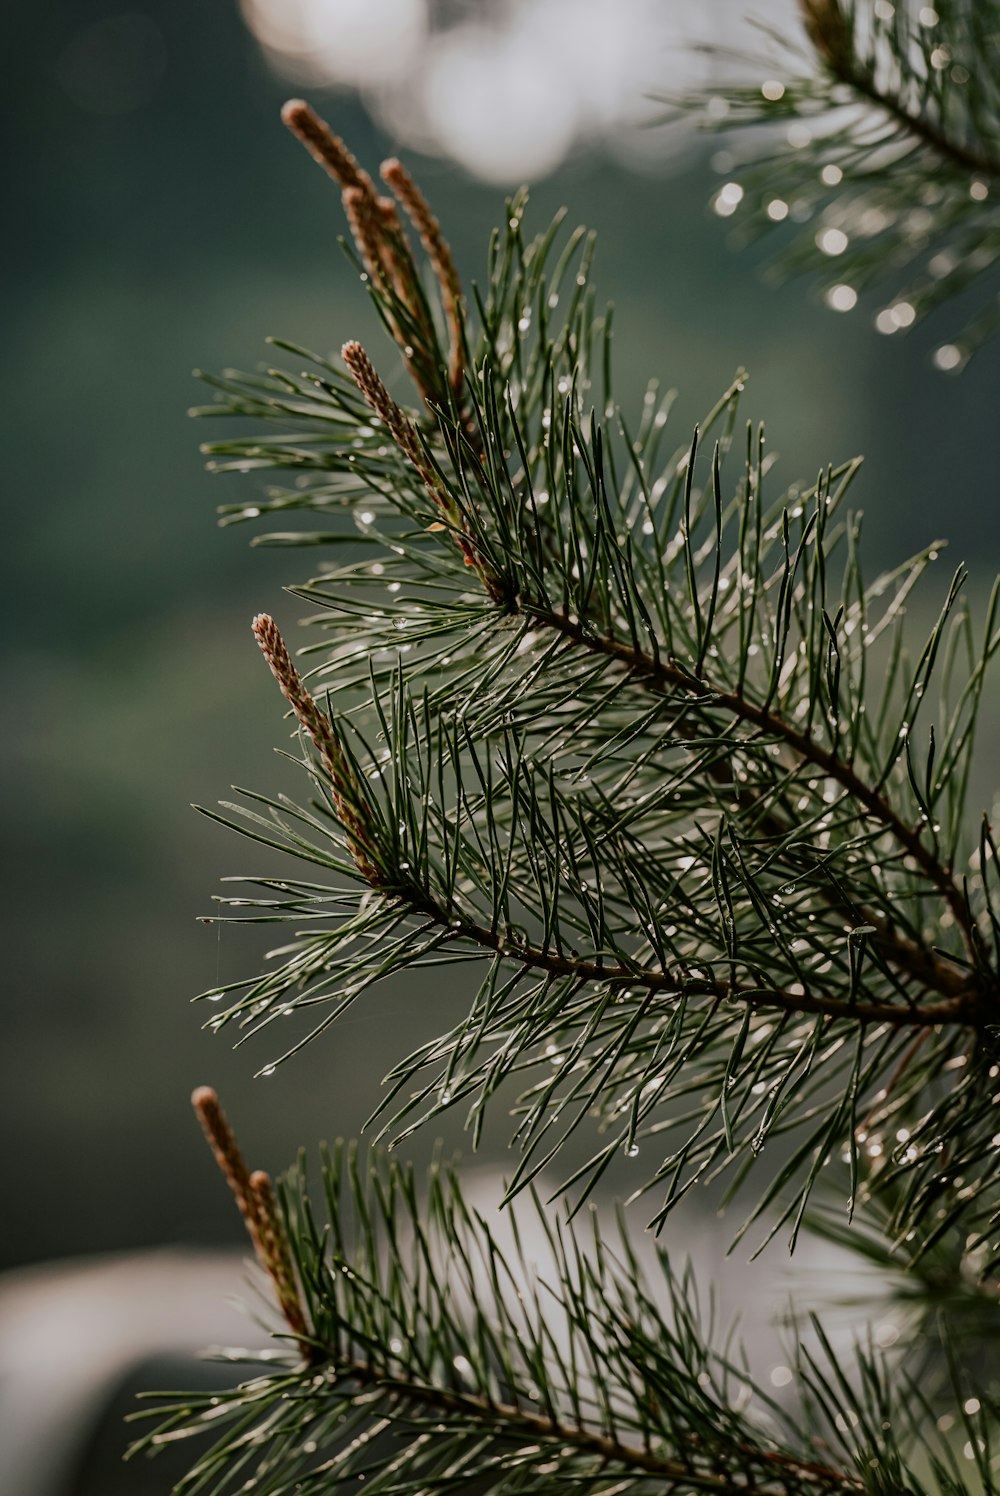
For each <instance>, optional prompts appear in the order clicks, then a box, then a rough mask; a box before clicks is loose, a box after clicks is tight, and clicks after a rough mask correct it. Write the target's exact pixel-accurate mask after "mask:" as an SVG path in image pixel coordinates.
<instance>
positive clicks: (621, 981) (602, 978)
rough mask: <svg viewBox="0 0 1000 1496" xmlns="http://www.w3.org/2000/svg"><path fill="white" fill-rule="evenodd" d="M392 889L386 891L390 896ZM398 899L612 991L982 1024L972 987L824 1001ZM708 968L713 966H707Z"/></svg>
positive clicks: (496, 949)
mask: <svg viewBox="0 0 1000 1496" xmlns="http://www.w3.org/2000/svg"><path fill="white" fill-rule="evenodd" d="M387 891H388V890H383V892H387ZM396 892H397V896H398V897H401V898H403V899H405V900H406V901H407V902H408V903H409V904H410V906H411V908H412V909H413V910H414V912H415V913H419V914H422V915H424V916H425V917H426V918H427V919H429V920H431V921H432V923H434V924H436V925H440V926H442V927H444V928H447V929H448V931H449V933H450V935H451V937H452V938H454V939H458V940H461V939H465V940H469V941H471V942H472V943H473V944H474V945H477V946H479V947H480V949H481V950H484V951H492V952H493V953H494V954H495V955H498V956H503V957H507V958H508V959H510V960H512V961H517V962H520V964H521V965H523V966H525V967H529V968H531V969H532V970H535V971H544V972H547V973H548V974H549V975H550V976H557V977H572V978H575V979H576V980H578V981H580V982H599V983H601V984H602V985H604V986H611V987H644V988H645V989H646V990H647V991H649V992H656V993H663V994H664V995H666V996H670V997H679V996H680V995H681V994H682V993H690V994H694V995H704V996H708V997H711V998H713V999H714V1000H715V1001H716V1002H724V1001H732V1000H733V999H735V1000H737V1001H739V1002H743V1003H746V1004H747V1005H748V1006H750V1007H753V1008H768V1009H775V1010H777V1011H779V1012H784V1013H820V1014H823V1015H824V1016H826V1017H828V1018H848V1019H852V1020H853V1021H854V1022H856V1023H887V1024H890V1025H892V1026H893V1027H895V1028H922V1029H926V1028H932V1027H934V1026H935V1025H937V1024H942V1023H946V1024H958V1025H960V1026H962V1027H966V1028H976V1027H978V1026H979V1025H980V1023H981V1022H982V1016H981V1012H980V1001H981V1000H980V994H979V992H978V990H977V989H976V988H975V987H973V986H972V985H971V984H966V985H965V986H964V987H963V988H962V990H961V991H960V992H959V993H957V994H956V995H955V996H953V997H950V998H946V999H945V1000H943V1001H942V1002H938V1003H924V1004H922V1005H920V1006H918V1005H917V1004H913V1005H912V1006H910V1007H901V1006H900V1005H899V1004H898V1003H888V1002H866V1003H862V1002H855V1003H845V1002H843V1001H841V1000H840V999H839V998H833V997H819V996H814V995H813V994H811V993H807V992H788V991H785V990H784V989H782V988H769V987H751V986H748V985H746V984H743V985H740V984H738V983H735V982H723V981H719V980H718V979H716V978H712V977H689V976H682V975H675V974H674V973H673V972H669V971H664V970H662V969H661V968H660V967H648V966H638V965H637V966H621V965H608V964H607V963H606V962H604V961H602V960H599V959H598V960H589V959H586V958H584V957H581V956H577V955H567V954H566V953H565V952H562V951H551V950H546V949H543V948H542V947H541V946H535V945H531V944H530V943H529V942H528V941H517V940H513V939H511V938H510V937H509V936H507V935H501V933H500V932H499V931H498V930H494V929H491V928H490V927H489V926H488V925H480V924H477V923H476V922H475V921H474V920H469V919H463V918H461V917H460V916H456V914H455V913H453V912H452V913H449V912H447V911H446V910H444V909H443V908H442V907H441V906H440V905H438V904H436V903H435V902H434V901H433V899H431V898H430V897H429V896H428V893H427V891H426V890H425V889H421V888H417V887H415V886H413V885H409V886H407V885H403V886H402V887H401V888H399V889H398V890H397V891H396ZM704 964H708V963H704Z"/></svg>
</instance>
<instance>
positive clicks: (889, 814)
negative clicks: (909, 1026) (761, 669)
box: [521, 602, 977, 991]
mask: <svg viewBox="0 0 1000 1496" xmlns="http://www.w3.org/2000/svg"><path fill="white" fill-rule="evenodd" d="M521 606H522V610H523V611H524V612H526V613H530V615H531V616H532V617H533V618H537V619H538V621H539V622H542V623H546V624H548V625H549V626H550V627H552V628H554V629H556V630H557V631H558V632H560V633H561V634H563V635H564V637H566V638H567V639H571V640H572V641H573V642H574V643H576V644H580V645H582V646H584V647H585V648H587V649H590V650H592V651H594V652H595V653H598V654H603V655H606V656H607V657H608V658H609V659H612V660H614V661H616V663H617V664H619V665H621V666H622V667H623V668H624V669H626V670H627V671H628V672H629V673H630V674H631V675H633V676H634V677H635V678H636V679H637V680H640V681H644V682H647V683H649V684H650V685H651V686H652V688H653V689H655V690H657V691H660V692H662V693H663V694H665V695H666V694H672V693H673V692H674V691H683V692H686V693H687V695H688V698H689V699H690V700H693V701H701V702H703V703H704V704H705V705H706V706H711V707H718V708H719V709H720V710H722V711H725V712H728V713H729V714H730V715H731V716H732V717H734V718H736V719H737V720H738V721H740V722H746V723H748V724H749V725H750V726H752V727H755V728H757V729H758V730H759V731H760V732H763V733H766V734H767V735H768V736H769V737H774V738H777V739H778V740H779V741H781V742H783V743H784V744H785V745H786V747H788V748H790V749H791V751H792V752H793V753H795V754H797V756H798V757H799V758H800V759H802V761H803V762H804V763H809V764H812V765H813V766H814V767H815V768H816V769H817V770H818V771H819V772H820V773H822V774H824V775H826V777H827V778H829V779H833V780H836V782H837V783H838V784H840V785H841V786H842V787H843V789H845V790H846V791H847V792H848V794H849V795H851V797H852V798H853V799H854V800H856V801H857V802H858V803H859V804H860V805H862V806H863V807H864V809H865V810H866V811H867V812H868V814H869V815H870V816H871V817H872V818H873V819H874V820H876V821H878V822H879V824H880V825H881V826H883V827H884V829H885V830H886V831H888V832H890V833H891V835H892V836H893V837H894V838H895V840H896V841H897V843H898V844H899V845H900V846H901V847H902V848H903V850H904V851H905V852H906V853H907V854H908V855H909V856H910V857H912V858H913V860H914V862H915V863H916V864H917V866H918V867H919V868H920V870H921V871H922V872H923V874H924V876H925V877H926V878H927V880H928V882H929V883H930V884H931V885H932V886H933V887H934V888H935V889H936V891H937V892H938V894H939V895H940V896H941V898H942V899H943V900H944V901H945V903H946V904H947V906H948V908H949V909H950V910H951V913H952V915H953V917H954V919H955V923H956V924H957V926H958V928H959V929H960V930H961V932H962V936H963V940H964V942H965V946H966V951H967V953H968V955H969V957H970V958H973V957H974V956H975V952H976V939H977V935H976V930H975V926H974V924H973V921H972V917H971V914H970V911H969V908H968V905H967V904H966V901H965V898H964V896H963V894H962V892H961V890H960V889H959V887H958V885H957V883H956V882H955V880H954V878H953V877H952V874H951V870H950V869H949V868H946V867H944V866H943V865H942V864H941V863H940V862H939V861H938V859H937V857H936V856H935V855H934V853H933V852H932V851H930V849H929V848H928V847H926V846H925V845H924V843H923V842H922V841H921V840H920V833H919V832H918V831H915V830H914V829H913V828H912V826H908V825H907V824H906V822H905V821H903V820H901V819H900V817H899V816H898V815H897V814H896V812H895V811H894V810H893V808H892V806H891V805H890V804H889V802H888V801H887V800H886V798H885V796H884V795H882V794H881V793H880V792H879V791H878V790H876V789H874V788H873V787H872V786H871V785H869V784H867V783H866V782H865V781H864V780H863V779H862V778H861V777H860V775H858V774H857V773H856V772H855V770H854V768H853V766H852V765H851V764H850V763H848V762H846V761H845V760H844V759H841V758H838V757H837V755H836V754H835V753H834V752H832V751H831V750H830V749H829V748H824V746H823V744H822V743H819V742H817V740H816V739H815V738H814V737H812V736H811V735H810V734H809V733H805V732H802V731H800V730H799V729H798V728H797V727H794V726H793V725H792V724H791V723H790V722H786V721H785V720H784V718H783V717H779V716H778V715H777V714H776V713H774V712H772V711H771V710H770V709H769V708H767V707H761V706H757V705H756V704H755V703H754V702H752V701H749V700H748V699H747V698H746V697H745V696H743V695H742V694H741V693H740V692H738V691H730V690H725V689H722V688H719V687H715V686H712V685H711V684H709V682H708V681H706V680H705V679H704V677H698V676H694V675H692V674H691V672H690V671H688V670H685V669H683V668H682V667H681V666H680V665H678V664H677V663H676V661H674V660H672V659H667V660H665V659H663V658H655V659H654V657H653V656H652V655H648V654H645V653H644V652H643V651H642V650H640V649H636V648H633V647H632V646H631V645H628V644H623V643H622V642H621V641H620V640H618V639H612V638H609V637H608V636H607V635H604V634H598V633H591V632H589V631H588V630H586V629H585V628H584V627H583V626H582V624H580V623H579V622H574V621H573V620H572V619H570V618H569V617H568V616H567V615H566V614H565V613H556V612H554V611H552V610H551V609H548V608H543V607H540V606H539V605H537V604H535V603H533V602H522V604H521ZM904 949H905V947H904ZM906 959H907V961H908V962H911V961H912V959H913V953H912V952H909V953H908V955H907V957H906ZM929 959H930V960H932V961H933V959H934V958H932V957H931V958H929ZM943 970H944V969H943V968H942V971H943ZM949 971H950V968H949ZM939 975H940V973H939ZM943 980H945V981H946V982H948V987H947V989H946V990H951V991H954V990H955V989H954V984H953V983H952V982H951V981H950V979H949V978H947V977H946V978H943Z"/></svg>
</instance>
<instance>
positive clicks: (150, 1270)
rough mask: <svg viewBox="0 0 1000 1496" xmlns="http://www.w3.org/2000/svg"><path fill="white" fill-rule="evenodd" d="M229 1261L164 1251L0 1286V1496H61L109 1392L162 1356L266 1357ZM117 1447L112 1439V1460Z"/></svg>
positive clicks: (68, 1267) (53, 1269)
mask: <svg viewBox="0 0 1000 1496" xmlns="http://www.w3.org/2000/svg"><path fill="white" fill-rule="evenodd" d="M241 1290H242V1291H243V1294H244V1298H245V1299H246V1300H247V1301H248V1302H249V1301H250V1297H251V1296H250V1294H249V1293H248V1292H247V1275H246V1272H245V1271H244V1268H243V1259H242V1257H240V1256H239V1255H237V1254H236V1253H233V1252H221V1251H220V1252H205V1251H201V1252H193V1251H179V1250H163V1251H154V1252H143V1253H136V1254H130V1255H128V1256H125V1255H122V1256H109V1257H99V1258H94V1259H91V1260H89V1261H88V1260H83V1261H81V1260H77V1261H73V1262H65V1263H53V1264H51V1265H47V1266H44V1267H35V1268H28V1269H25V1270H23V1271H20V1272H15V1273H8V1274H6V1275H4V1276H3V1277H2V1278H0V1491H3V1492H4V1493H9V1496H15V1493H16V1496H59V1493H62V1492H64V1491H66V1490H67V1489H68V1484H67V1483H68V1481H69V1479H70V1476H71V1474H72V1472H73V1471H74V1469H75V1468H76V1465H77V1462H78V1460H79V1458H80V1452H81V1449H82V1448H83V1447H84V1445H85V1444H86V1442H87V1440H88V1438H89V1436H90V1434H91V1432H92V1430H93V1427H94V1425H95V1423H96V1421H97V1419H98V1417H99V1415H100V1413H101V1411H102V1410H103V1408H104V1406H105V1404H106V1402H107V1400H108V1399H109V1397H110V1395H111V1392H112V1390H113V1389H114V1387H115V1386H116V1384H117V1383H118V1382H119V1380H120V1379H121V1378H122V1377H123V1376H125V1375H126V1374H127V1373H128V1371H129V1370H130V1369H131V1368H132V1367H134V1366H135V1365H137V1364H138V1363H140V1362H142V1361H144V1360H146V1359H147V1358H149V1357H152V1356H155V1355H157V1354H161V1353H164V1352H181V1353H190V1354H191V1355H192V1356H195V1355H198V1354H199V1353H200V1352H201V1351H203V1350H204V1349H205V1347H206V1346H208V1345H213V1344H214V1345H218V1344H235V1345H251V1346H253V1347H257V1346H261V1345H265V1344H266V1343H267V1338H266V1336H265V1335H264V1333H263V1331H261V1330H260V1329H259V1328H258V1327H257V1326H256V1325H255V1324H254V1322H253V1320H252V1319H251V1318H250V1317H249V1316H248V1315H247V1314H246V1313H244V1311H243V1310H242V1309H241V1308H240V1307H239V1306H238V1305H237V1303H236V1302H235V1300H234V1299H233V1297H232V1296H233V1295H234V1294H238V1293H240V1291H241ZM126 1443H127V1435H126V1431H125V1430H124V1429H123V1430H122V1448H123V1449H124V1447H125V1444H126Z"/></svg>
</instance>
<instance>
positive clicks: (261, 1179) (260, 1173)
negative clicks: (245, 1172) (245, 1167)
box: [250, 1169, 271, 1190]
mask: <svg viewBox="0 0 1000 1496" xmlns="http://www.w3.org/2000/svg"><path fill="white" fill-rule="evenodd" d="M270 1183H271V1176H270V1174H269V1173H268V1172H267V1170H266V1169H254V1171H253V1173H252V1174H251V1175H250V1188H251V1189H253V1190H260V1189H267V1187H268V1185H269V1184H270Z"/></svg>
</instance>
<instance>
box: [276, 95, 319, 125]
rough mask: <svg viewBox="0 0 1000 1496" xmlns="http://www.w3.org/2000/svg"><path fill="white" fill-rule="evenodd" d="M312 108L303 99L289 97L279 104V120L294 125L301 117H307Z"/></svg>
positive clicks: (284, 123)
mask: <svg viewBox="0 0 1000 1496" xmlns="http://www.w3.org/2000/svg"><path fill="white" fill-rule="evenodd" d="M311 114H312V110H311V109H310V108H309V105H308V104H307V103H306V101H305V99H289V100H287V102H286V103H284V104H282V106H281V122H282V124H283V125H288V126H290V127H294V126H295V125H297V124H299V123H300V122H301V121H302V120H303V119H308V118H309V116H310V115H311Z"/></svg>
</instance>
